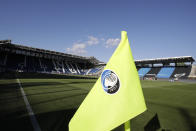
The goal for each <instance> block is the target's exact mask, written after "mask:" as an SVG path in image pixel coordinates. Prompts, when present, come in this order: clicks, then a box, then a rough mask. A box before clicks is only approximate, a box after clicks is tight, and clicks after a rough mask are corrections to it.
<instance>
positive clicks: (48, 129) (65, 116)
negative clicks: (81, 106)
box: [36, 109, 76, 131]
mask: <svg viewBox="0 0 196 131" xmlns="http://www.w3.org/2000/svg"><path fill="white" fill-rule="evenodd" d="M75 112H76V109H68V110H61V111H54V112H48V113H42V114H38V115H36V118H37V120H38V123H39V124H40V127H41V130H42V131H68V124H69V121H70V120H71V118H72V117H73V115H74V114H75Z"/></svg>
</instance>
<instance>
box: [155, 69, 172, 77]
mask: <svg viewBox="0 0 196 131" xmlns="http://www.w3.org/2000/svg"><path fill="white" fill-rule="evenodd" d="M174 69H175V67H163V68H161V70H160V72H159V73H158V74H157V78H170V76H171V75H172V73H173V72H174Z"/></svg>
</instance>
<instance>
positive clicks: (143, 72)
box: [138, 68, 151, 77]
mask: <svg viewBox="0 0 196 131" xmlns="http://www.w3.org/2000/svg"><path fill="white" fill-rule="evenodd" d="M150 69H151V68H140V69H139V71H138V74H139V76H140V77H144V76H145V75H146V74H147V73H148V72H149V71H150Z"/></svg>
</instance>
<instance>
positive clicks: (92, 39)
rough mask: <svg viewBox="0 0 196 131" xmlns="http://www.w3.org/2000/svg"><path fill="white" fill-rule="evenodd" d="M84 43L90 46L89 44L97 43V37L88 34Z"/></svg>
mask: <svg viewBox="0 0 196 131" xmlns="http://www.w3.org/2000/svg"><path fill="white" fill-rule="evenodd" d="M86 43H87V44H88V45H89V46H91V45H97V44H98V43H99V39H98V38H96V37H94V36H88V41H86Z"/></svg>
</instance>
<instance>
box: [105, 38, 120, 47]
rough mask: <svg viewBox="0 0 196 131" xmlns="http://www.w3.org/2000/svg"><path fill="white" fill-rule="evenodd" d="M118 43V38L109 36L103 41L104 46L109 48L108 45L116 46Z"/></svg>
mask: <svg viewBox="0 0 196 131" xmlns="http://www.w3.org/2000/svg"><path fill="white" fill-rule="evenodd" d="M119 43H120V39H119V38H109V39H107V40H106V42H105V47H106V48H110V47H113V46H117V45H118V44H119Z"/></svg>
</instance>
